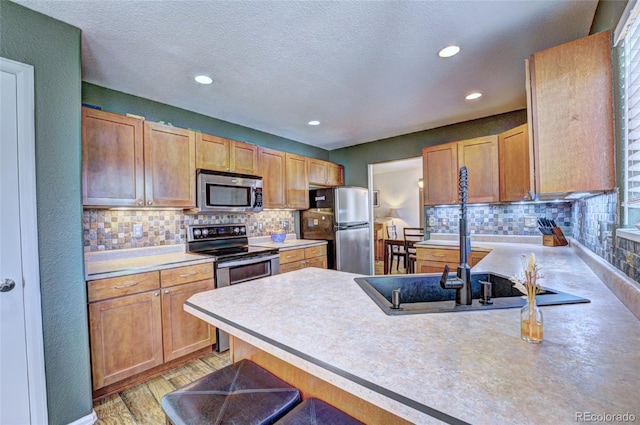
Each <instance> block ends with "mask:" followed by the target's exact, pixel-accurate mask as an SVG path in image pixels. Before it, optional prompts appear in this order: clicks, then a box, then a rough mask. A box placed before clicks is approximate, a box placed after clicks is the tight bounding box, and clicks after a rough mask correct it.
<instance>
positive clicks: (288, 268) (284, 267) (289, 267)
mask: <svg viewBox="0 0 640 425" xmlns="http://www.w3.org/2000/svg"><path fill="white" fill-rule="evenodd" d="M304 267H305V264H304V262H303V261H294V262H291V263H285V264H280V273H287V272H292V271H294V270H300V269H303V268H304Z"/></svg>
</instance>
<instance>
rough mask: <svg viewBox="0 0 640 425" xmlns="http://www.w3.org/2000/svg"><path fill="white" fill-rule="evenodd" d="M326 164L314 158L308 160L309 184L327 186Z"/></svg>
mask: <svg viewBox="0 0 640 425" xmlns="http://www.w3.org/2000/svg"><path fill="white" fill-rule="evenodd" d="M327 181H328V176H327V163H326V162H325V161H321V160H319V159H315V158H309V184H319V185H325V184H327Z"/></svg>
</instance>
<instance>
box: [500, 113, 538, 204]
mask: <svg viewBox="0 0 640 425" xmlns="http://www.w3.org/2000/svg"><path fill="white" fill-rule="evenodd" d="M529 147H530V145H529V131H528V125H527V124H523V125H521V126H518V127H516V128H512V129H511V130H508V131H505V132H504V133H501V134H500V135H499V136H498V158H499V163H500V166H499V169H500V201H501V202H511V201H523V200H531V199H532V197H533V190H534V188H533V173H532V172H531V171H532V169H531V167H530V161H529V159H530V156H529Z"/></svg>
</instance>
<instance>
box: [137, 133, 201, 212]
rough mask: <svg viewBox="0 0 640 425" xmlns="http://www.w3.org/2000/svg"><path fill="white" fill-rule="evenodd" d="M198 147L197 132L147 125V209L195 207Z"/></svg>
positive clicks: (145, 143) (145, 154)
mask: <svg viewBox="0 0 640 425" xmlns="http://www.w3.org/2000/svg"><path fill="white" fill-rule="evenodd" d="M195 147H196V145H195V134H194V132H193V131H190V130H185V129H183V128H177V127H172V126H168V125H163V124H158V123H154V122H148V121H145V123H144V175H145V198H146V206H148V207H154V206H158V207H160V206H161V207H183V208H191V207H195V205H196V190H195V188H196V167H195Z"/></svg>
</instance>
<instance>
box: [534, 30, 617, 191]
mask: <svg viewBox="0 0 640 425" xmlns="http://www.w3.org/2000/svg"><path fill="white" fill-rule="evenodd" d="M610 43H611V42H610V32H609V31H604V32H601V33H597V34H594V35H591V36H588V37H585V38H581V39H578V40H575V41H572V42H569V43H566V44H562V45H560V46H556V47H553V48H550V49H547V50H543V51H541V52H538V53H535V54H533V55H531V57H530V58H529V78H530V93H528V94H529V96H530V98H529V102H530V104H531V112H532V114H531V115H532V117H531V118H532V126H531V128H530V130H529V131H530V132H531V133H532V137H533V147H534V161H535V165H534V166H535V185H536V192H537V193H538V194H554V193H566V192H575V191H597V190H609V189H613V188H614V187H615V169H614V148H613V146H614V142H613V95H612V84H613V83H612V69H611V44H610Z"/></svg>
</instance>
